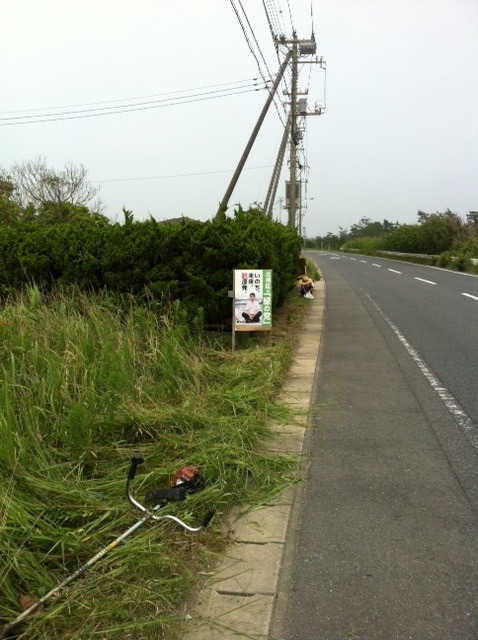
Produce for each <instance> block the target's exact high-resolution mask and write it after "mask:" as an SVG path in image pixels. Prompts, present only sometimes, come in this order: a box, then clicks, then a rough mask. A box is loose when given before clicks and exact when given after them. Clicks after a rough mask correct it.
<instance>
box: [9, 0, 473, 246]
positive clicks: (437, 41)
mask: <svg viewBox="0 0 478 640" xmlns="http://www.w3.org/2000/svg"><path fill="white" fill-rule="evenodd" d="M264 4H265V5H266V6H267V7H268V9H269V11H270V14H271V16H272V18H273V29H274V30H278V29H279V28H280V29H281V30H282V31H283V32H284V34H285V35H286V36H287V37H290V36H291V34H292V28H294V29H295V30H296V32H297V36H298V37H299V38H301V39H308V38H310V36H311V32H312V27H313V29H314V32H315V37H316V41H317V54H318V55H319V56H323V57H324V59H325V60H326V64H327V76H326V87H325V83H324V79H325V74H324V71H323V70H321V69H320V67H319V66H318V65H314V66H311V65H304V66H302V67H301V71H300V78H299V89H301V90H306V89H308V98H307V99H308V108H309V110H311V111H312V110H313V109H314V105H315V103H316V102H317V103H318V104H319V105H321V106H323V104H324V101H325V102H326V109H325V112H324V114H323V115H320V116H316V117H315V116H314V117H312V116H311V117H307V118H306V120H305V136H304V139H303V144H304V155H301V156H300V161H301V163H302V164H304V163H303V162H302V160H303V159H304V158H305V160H306V163H307V165H308V167H309V170H308V171H307V172H305V173H304V175H305V176H306V177H307V190H306V197H307V200H306V203H307V209H306V211H305V213H304V219H303V225H304V227H305V230H306V235H307V236H309V237H310V236H316V235H325V234H326V233H327V232H329V231H330V232H333V233H335V232H337V231H338V229H339V227H342V228H345V229H349V228H350V225H352V224H354V223H356V222H358V221H359V220H360V219H361V218H362V217H363V216H367V217H369V218H371V219H372V220H380V221H382V220H383V219H388V220H390V221H393V222H395V221H399V222H411V223H414V222H416V220H417V217H416V214H417V211H418V210H419V209H421V210H424V211H427V212H434V211H444V210H445V209H446V208H450V209H451V210H452V211H455V212H457V213H459V214H460V215H462V216H465V215H466V213H467V212H468V211H469V210H477V209H478V117H477V116H478V45H477V42H478V0H313V2H312V5H311V3H310V0H289V1H288V2H287V0H265V3H264V2H263V1H262V0H242V3H241V2H240V0H234V2H230V1H229V0H81V1H80V0H0V164H1V165H2V166H3V167H4V168H8V167H9V166H11V165H12V164H14V163H16V162H22V161H27V160H32V159H34V158H36V157H38V156H42V157H44V158H45V159H46V162H47V163H48V164H49V165H50V166H52V167H54V168H56V169H58V170H59V169H61V168H62V167H63V166H64V165H65V164H66V163H68V162H72V163H73V164H83V165H84V166H85V167H86V168H87V170H88V176H89V179H90V180H91V181H92V182H93V181H95V183H96V181H98V183H97V184H99V185H100V186H101V191H100V194H99V195H100V197H101V199H102V201H103V203H104V205H105V213H106V214H107V215H108V216H109V217H110V218H112V219H117V220H122V219H123V216H122V213H121V210H122V208H123V207H126V208H127V209H129V210H132V211H133V215H134V217H135V219H144V218H147V217H148V216H149V215H152V216H153V217H155V218H156V219H158V220H162V219H165V218H169V217H176V216H179V215H185V216H189V217H192V218H197V219H201V220H206V219H209V218H211V217H213V216H214V214H215V212H216V210H217V206H218V203H219V202H220V201H221V200H222V197H223V195H224V193H225V191H226V189H227V187H228V184H229V181H230V179H231V177H232V174H233V172H234V170H235V168H236V166H237V164H238V162H239V159H240V157H241V155H242V153H243V151H244V148H245V146H246V143H247V141H248V139H249V136H250V134H251V132H252V130H253V127H254V125H255V123H256V120H257V118H258V116H259V113H260V111H261V109H262V107H263V105H264V103H265V101H266V98H267V93H266V91H265V90H261V91H251V90H250V89H251V88H252V79H253V78H257V77H260V75H259V70H258V65H257V62H256V60H255V58H254V56H253V55H252V53H251V51H250V50H249V46H248V44H247V41H246V37H245V35H244V33H243V31H242V29H241V25H240V23H239V20H238V18H237V16H236V13H235V12H234V8H233V5H234V6H235V7H236V8H237V9H238V10H239V12H240V15H241V19H242V22H243V24H244V27H245V29H246V32H247V36H248V39H249V42H250V43H251V46H252V47H253V49H254V51H255V53H256V56H257V57H258V58H259V60H260V63H261V67H262V71H263V73H267V70H266V65H265V63H264V62H263V60H262V58H261V57H260V53H259V51H258V47H259V48H260V52H261V53H262V55H263V56H264V58H265V60H266V62H267V68H268V70H269V71H270V73H271V74H272V75H275V74H276V73H277V71H278V68H279V61H278V58H277V54H276V51H275V48H274V46H273V40H272V36H271V32H270V29H269V25H268V22H267V19H266V12H265V10H264ZM241 7H242V8H243V9H244V12H245V14H246V16H247V19H246V17H245V16H244V13H242V11H241ZM251 28H252V32H253V33H251ZM256 40H257V43H256ZM261 86H263V84H262V85H261ZM279 95H280V98H281V99H282V100H283V101H284V102H286V101H287V100H288V98H287V96H285V95H283V94H282V92H280V94H279ZM218 96H220V97H218ZM172 98H174V99H175V100H174V101H173V100H171V99H172ZM166 99H168V100H169V102H165V100H166ZM160 101H162V102H160ZM173 102H174V104H173ZM112 107H115V109H116V110H117V111H121V113H114V114H112V113H111V111H112ZM279 113H280V114H281V116H282V119H281V118H280V117H279ZM283 113H284V110H283V108H282V107H281V106H280V104H279V106H278V107H277V108H275V107H274V106H273V107H271V109H270V111H269V113H268V115H267V117H266V120H265V122H264V125H263V128H262V129H261V131H260V133H259V135H258V137H257V139H256V142H255V145H254V147H253V150H252V152H251V154H250V156H249V158H248V161H247V163H246V166H245V169H244V172H243V174H242V176H241V178H240V180H239V182H238V183H237V186H236V188H235V190H234V192H233V194H232V197H231V199H230V206H231V209H232V208H233V207H234V205H235V204H236V203H241V204H242V205H243V206H244V207H246V208H247V207H248V206H249V204H250V203H253V202H263V201H264V199H265V196H266V193H267V188H268V185H269V181H270V179H271V175H272V169H273V165H274V162H275V159H276V155H277V151H278V148H279V144H280V140H281V136H282V131H283V124H282V120H283V118H284V116H283ZM52 114H57V115H53V116H52ZM58 114H61V115H58ZM99 114H101V115H99ZM79 115H81V116H83V117H78V116H79ZM85 116H87V117H85ZM25 118H28V119H29V122H28V123H27V124H24V122H25ZM45 120H47V121H46V122H45ZM39 121H41V122H39ZM286 178H287V175H286V165H285V163H284V171H283V175H282V178H281V183H280V187H279V190H278V193H277V201H276V204H275V208H274V217H276V218H278V219H281V220H282V221H283V222H285V221H286V219H287V216H286V212H285V211H282V210H281V207H280V199H282V198H283V197H284V180H285V179H286Z"/></svg>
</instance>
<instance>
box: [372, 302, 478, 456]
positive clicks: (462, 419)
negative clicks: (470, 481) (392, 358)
mask: <svg viewBox="0 0 478 640" xmlns="http://www.w3.org/2000/svg"><path fill="white" fill-rule="evenodd" d="M365 295H366V296H367V298H368V299H369V300H370V302H371V303H372V304H373V306H374V307H375V308H376V309H377V311H378V312H379V314H380V315H381V316H382V318H383V319H384V320H385V322H386V323H387V324H388V325H389V327H390V328H391V329H392V331H393V332H394V334H395V335H396V336H397V338H398V339H399V340H400V342H401V343H402V344H403V346H404V347H405V349H406V350H407V351H408V353H409V355H410V356H411V357H412V358H413V360H414V361H415V363H416V365H417V366H418V368H419V369H420V371H421V372H422V373H423V375H424V376H425V378H426V379H427V380H428V382H429V383H430V385H431V387H432V389H433V390H434V391H435V393H436V394H437V395H438V397H439V398H440V400H442V401H443V403H444V404H445V406H446V408H447V409H448V411H449V412H450V413H451V415H452V416H453V418H455V420H456V421H457V423H458V425H459V426H460V428H461V429H462V431H463V433H464V434H465V436H466V437H467V438H468V440H469V442H470V443H471V445H472V446H473V447H474V449H476V451H478V434H477V432H476V428H475V426H474V424H473V422H472V420H471V418H470V417H469V415H468V414H467V413H466V411H464V410H463V409H462V408H461V407H460V405H459V404H458V401H457V400H456V398H455V396H454V395H453V394H452V393H450V391H448V389H447V388H446V387H444V386H443V384H442V383H441V382H440V380H439V379H438V378H437V376H436V375H435V374H434V373H433V371H432V370H431V369H430V368H429V366H428V365H427V364H426V362H425V360H423V358H422V357H421V356H420V354H419V353H418V351H417V350H416V349H415V348H414V347H413V346H412V345H411V344H410V343H409V342H408V340H407V339H406V338H405V336H404V335H403V333H402V332H401V331H400V329H399V328H398V327H397V326H396V325H395V324H394V323H393V322H392V320H390V318H389V317H388V316H387V315H386V314H385V313H384V312H383V311H382V309H381V308H380V307H379V306H378V304H377V303H376V302H375V301H374V300H372V298H371V297H370V296H369V294H368V293H365Z"/></svg>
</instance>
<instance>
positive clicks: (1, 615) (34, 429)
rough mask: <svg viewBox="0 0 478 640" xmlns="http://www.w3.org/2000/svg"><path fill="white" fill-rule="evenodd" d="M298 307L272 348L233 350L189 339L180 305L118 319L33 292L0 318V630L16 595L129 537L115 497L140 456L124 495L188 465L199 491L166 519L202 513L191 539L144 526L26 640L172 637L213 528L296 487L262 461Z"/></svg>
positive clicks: (164, 481)
mask: <svg viewBox="0 0 478 640" xmlns="http://www.w3.org/2000/svg"><path fill="white" fill-rule="evenodd" d="M306 308H307V307H306V302H305V301H302V300H300V299H299V298H298V297H296V296H293V295H292V296H291V299H290V300H289V302H288V303H287V304H286V305H285V307H284V308H283V309H282V310H281V311H280V314H279V315H278V317H277V319H276V323H275V327H274V331H273V335H272V340H271V341H270V342H269V341H268V340H267V338H266V336H264V335H263V334H261V335H259V334H254V338H252V337H250V336H241V340H240V341H239V342H240V344H239V348H237V350H236V351H235V352H234V353H231V351H230V348H229V345H228V344H227V341H226V344H224V345H221V344H220V343H219V342H218V341H217V340H214V341H211V339H206V338H205V337H204V336H201V334H200V333H199V332H198V333H197V335H192V333H191V330H190V329H189V328H188V327H187V325H186V322H185V319H184V318H183V317H182V314H181V310H180V309H179V307H173V309H171V311H170V313H168V314H167V315H166V316H165V315H159V314H158V312H157V309H155V308H154V307H153V306H151V307H150V308H149V309H146V308H144V307H138V306H136V305H135V304H134V303H133V301H130V302H128V303H124V304H123V305H122V306H121V307H118V306H117V302H116V301H113V300H112V299H111V298H109V297H108V296H107V295H104V296H98V295H97V296H91V295H85V294H82V293H79V292H76V293H75V292H74V293H73V294H71V293H70V294H69V295H64V294H61V293H58V294H55V295H54V296H52V297H50V298H49V299H45V300H43V299H42V298H41V296H40V294H39V292H38V290H37V289H35V288H30V289H29V290H28V291H26V292H25V293H24V294H22V295H19V296H18V297H17V298H16V299H14V300H10V301H9V302H8V303H7V304H6V305H4V306H3V308H2V311H1V320H0V380H1V382H0V478H1V484H0V496H1V502H0V544H1V549H2V553H1V560H0V621H1V622H2V623H3V622H6V621H10V620H12V619H13V618H15V617H16V616H17V615H18V613H19V611H20V607H19V602H18V596H19V594H23V595H26V596H29V597H32V598H38V597H39V596H41V595H43V594H44V593H45V592H47V591H48V590H49V589H51V588H52V587H54V586H55V585H56V584H57V583H58V582H59V581H60V580H62V579H63V578H64V577H66V576H67V575H68V574H69V573H71V572H72V571H74V570H75V569H76V568H77V567H78V566H80V565H81V564H82V563H84V562H85V561H86V560H87V559H89V558H90V557H91V556H93V555H94V554H95V553H96V552H97V551H98V550H99V549H101V548H102V547H103V546H105V545H106V544H108V543H109V542H110V541H111V540H113V539H114V538H116V537H117V536H118V535H119V534H120V533H122V532H123V531H125V530H126V529H127V528H128V527H129V526H131V525H132V524H133V523H134V522H135V521H136V520H137V519H139V515H138V513H137V512H135V511H133V510H132V509H131V507H130V506H129V505H128V503H127V501H126V500H125V497H124V491H125V474H126V471H127V468H128V461H129V457H130V455H131V453H132V452H133V451H135V450H139V451H141V452H142V453H143V454H144V456H145V464H144V465H143V466H142V467H139V469H138V474H137V479H136V484H137V485H138V486H137V487H136V489H137V495H138V496H143V495H144V493H145V491H146V490H148V489H151V488H156V487H158V486H162V487H164V486H167V485H168V482H169V478H170V476H171V474H172V473H173V472H174V471H175V470H176V469H177V468H179V467H181V466H182V465H185V464H190V465H195V466H197V467H198V468H199V469H200V472H201V474H202V475H203V476H204V477H205V479H206V486H205V488H204V489H203V490H202V491H200V492H198V493H196V494H194V495H193V496H191V497H188V499H187V500H186V501H185V502H181V503H178V504H176V505H174V506H173V508H172V512H173V513H176V514H178V515H179V516H180V517H182V518H184V519H186V520H187V521H188V522H189V523H190V524H194V523H196V522H197V520H198V519H199V518H201V517H202V515H204V513H205V512H206V511H207V509H208V508H209V507H211V506H214V507H216V508H217V509H218V515H217V517H216V519H215V520H213V523H212V524H211V526H210V529H208V530H206V531H205V532H203V533H201V534H200V535H194V534H186V533H182V532H181V531H178V529H177V528H175V526H174V525H173V524H170V523H168V524H160V525H158V526H156V527H152V526H150V525H145V527H144V529H140V530H139V531H138V532H137V533H136V534H134V535H133V536H132V537H131V538H129V539H128V540H127V541H126V542H125V543H124V544H122V545H120V546H119V547H118V548H116V549H115V550H114V551H113V552H112V553H111V554H109V555H108V556H106V558H104V559H103V560H102V561H100V562H99V563H98V564H97V565H95V567H94V568H93V569H92V570H90V571H89V572H87V573H86V574H85V575H84V577H82V578H80V579H78V580H77V581H76V582H74V583H73V584H72V585H71V586H70V587H69V588H68V590H66V591H64V592H63V593H62V594H60V595H58V596H55V597H54V598H52V600H51V601H49V602H48V605H47V606H46V608H45V610H44V611H42V612H41V614H40V615H38V616H36V617H32V618H31V619H29V621H28V622H27V623H25V624H23V625H22V626H21V627H19V629H18V632H17V633H18V637H21V638H25V639H33V638H35V639H44V640H46V639H47V638H48V639H49V640H52V639H54V638H62V639H68V640H73V639H77V640H79V639H82V640H86V639H89V638H101V639H103V638H104V639H114V640H120V639H121V640H126V639H127V638H134V639H135V640H141V639H143V638H144V639H152V638H154V639H155V640H157V639H159V638H173V637H175V627H176V624H175V623H176V621H177V615H178V614H177V612H178V605H179V604H180V603H181V602H182V600H183V598H184V597H185V594H186V593H187V591H188V588H189V587H190V586H191V584H194V581H195V580H196V578H197V576H198V573H199V572H200V571H201V569H203V568H204V567H205V566H207V564H208V562H210V561H211V559H212V558H213V557H214V554H216V553H218V552H219V551H220V549H221V548H222V547H223V545H224V543H225V539H224V536H223V534H222V532H221V522H223V514H225V513H227V511H228V509H229V508H230V507H231V506H232V505H234V504H235V505H237V504H246V503H247V504H249V503H254V502H260V501H263V500H265V499H267V498H268V497H270V496H271V495H272V494H274V493H275V492H279V491H280V490H281V489H282V488H283V487H284V486H286V485H287V484H289V483H290V482H292V481H293V478H294V473H295V464H294V462H293V461H291V460H287V459H285V458H283V457H274V456H272V455H271V454H269V453H268V452H267V450H266V449H265V448H264V447H261V438H262V437H263V436H264V435H265V434H266V433H267V427H268V422H269V421H270V420H271V419H273V418H274V419H281V418H282V419H284V417H285V416H286V409H285V408H284V407H281V406H279V405H278V404H277V402H276V401H275V397H276V394H277V391H278V390H279V388H280V386H281V382H282V380H283V375H284V373H285V372H286V371H287V367H288V363H289V361H290V354H291V349H292V344H293V343H292V341H293V335H292V332H290V331H288V330H287V327H288V321H289V320H290V319H291V318H293V322H294V324H295V326H297V323H298V322H299V321H300V316H301V314H302V313H303V312H304V311H305V309H306Z"/></svg>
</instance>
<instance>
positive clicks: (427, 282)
mask: <svg viewBox="0 0 478 640" xmlns="http://www.w3.org/2000/svg"><path fill="white" fill-rule="evenodd" d="M415 280H419V281H420V282H425V284H434V285H436V282H432V281H431V280H424V279H423V278H417V277H415Z"/></svg>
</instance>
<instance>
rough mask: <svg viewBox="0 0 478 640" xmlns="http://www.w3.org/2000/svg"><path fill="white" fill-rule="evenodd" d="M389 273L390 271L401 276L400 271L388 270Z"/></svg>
mask: <svg viewBox="0 0 478 640" xmlns="http://www.w3.org/2000/svg"><path fill="white" fill-rule="evenodd" d="M389 271H391V272H392V273H398V275H399V276H401V275H402V272H401V271H397V270H396V269H389Z"/></svg>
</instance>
